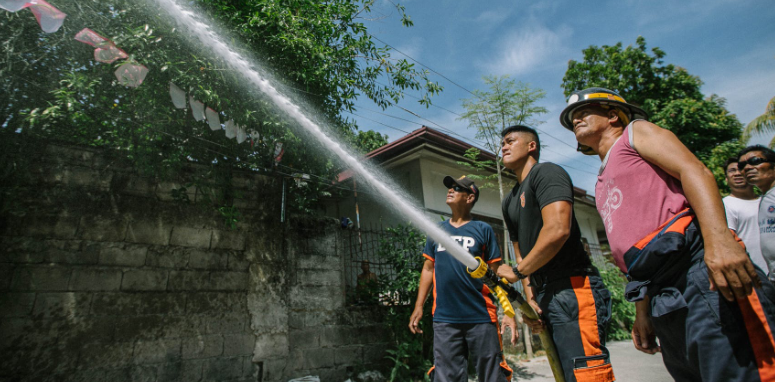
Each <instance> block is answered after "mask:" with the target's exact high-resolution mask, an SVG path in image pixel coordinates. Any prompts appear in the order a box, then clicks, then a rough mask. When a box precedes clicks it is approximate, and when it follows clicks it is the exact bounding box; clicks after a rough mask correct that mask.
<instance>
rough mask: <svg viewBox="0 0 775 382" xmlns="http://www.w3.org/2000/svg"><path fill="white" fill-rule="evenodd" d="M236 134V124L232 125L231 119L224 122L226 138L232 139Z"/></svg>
mask: <svg viewBox="0 0 775 382" xmlns="http://www.w3.org/2000/svg"><path fill="white" fill-rule="evenodd" d="M236 136H237V126H235V125H234V121H233V120H231V119H230V120H228V121H227V122H226V138H229V139H233V138H234V137H236Z"/></svg>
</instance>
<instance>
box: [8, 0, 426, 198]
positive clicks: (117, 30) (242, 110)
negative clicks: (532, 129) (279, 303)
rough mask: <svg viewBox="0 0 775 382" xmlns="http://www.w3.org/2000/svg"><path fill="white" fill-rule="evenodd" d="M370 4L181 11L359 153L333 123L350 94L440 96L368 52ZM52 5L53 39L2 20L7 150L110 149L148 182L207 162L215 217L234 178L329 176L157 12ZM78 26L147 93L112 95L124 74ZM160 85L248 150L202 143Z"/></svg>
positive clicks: (213, 136)
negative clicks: (110, 45) (240, 135)
mask: <svg viewBox="0 0 775 382" xmlns="http://www.w3.org/2000/svg"><path fill="white" fill-rule="evenodd" d="M373 5H374V1H373V0H333V1H327V2H323V3H321V2H311V1H302V0H291V1H285V0H283V1H280V0H253V1H246V2H235V1H227V0H197V1H193V2H188V6H191V7H193V8H194V9H195V10H197V11H201V12H204V13H205V14H207V15H210V16H212V17H213V18H215V19H216V20H217V21H218V24H220V27H213V29H214V30H215V31H217V32H218V34H219V35H221V37H222V38H223V39H224V40H225V41H229V42H230V43H232V44H233V45H234V46H235V49H237V50H238V51H239V52H240V53H241V54H243V55H245V56H248V57H249V58H250V57H253V56H254V57H257V58H258V61H259V62H261V63H263V64H264V66H265V70H264V74H266V75H268V76H270V77H273V78H274V79H275V81H276V82H277V83H279V84H280V85H281V88H284V89H285V91H286V92H287V93H288V95H290V96H291V97H292V98H294V99H296V100H298V101H299V102H300V104H302V105H306V106H304V107H305V108H306V109H307V110H308V111H309V112H310V113H309V114H310V115H314V116H315V117H316V118H317V119H318V120H320V121H323V122H324V123H325V124H326V125H328V126H330V127H331V129H330V130H331V133H332V134H333V135H337V136H339V137H340V138H342V140H343V141H344V142H351V143H354V142H358V141H359V140H358V139H356V137H357V135H356V133H357V126H356V125H355V122H354V121H353V120H352V119H350V118H348V117H346V114H343V112H345V111H352V110H354V109H355V104H354V101H355V99H356V97H358V96H359V95H362V96H365V97H368V98H369V99H371V100H372V101H373V102H375V103H376V104H378V105H380V106H381V107H383V108H385V107H388V106H390V105H392V104H394V103H395V102H397V101H398V100H399V99H401V97H402V96H403V91H405V90H419V91H421V92H422V93H423V94H424V95H423V97H421V103H422V104H425V105H427V104H428V103H429V102H430V101H429V99H430V98H429V97H430V96H432V95H434V94H437V93H438V92H439V91H441V87H440V86H439V85H438V84H436V83H435V82H432V81H430V80H429V79H428V76H427V72H424V71H421V70H417V69H415V68H414V66H413V65H412V64H411V63H409V62H408V61H406V60H402V59H395V58H393V57H392V56H391V53H392V52H391V50H390V49H389V48H387V47H382V46H379V45H377V44H375V42H374V41H373V40H372V38H371V35H370V34H369V33H368V31H367V30H366V27H365V26H364V24H363V22H362V21H363V20H364V18H367V17H369V14H370V12H371V9H372V6H373ZM56 6H57V7H59V8H60V9H61V10H62V11H64V12H65V13H67V15H68V16H67V18H66V19H65V22H64V25H63V26H62V28H61V29H60V30H59V31H58V32H56V33H52V34H45V33H42V32H41V30H40V28H39V26H38V25H37V23H36V22H35V19H34V18H33V17H30V14H29V12H26V11H24V12H17V13H8V12H3V13H2V15H0V17H2V18H3V20H2V22H0V35H2V36H4V41H3V51H4V54H3V55H2V56H0V116H1V117H0V126H2V128H0V141H2V142H4V143H3V144H7V145H10V144H11V143H8V142H12V141H17V140H18V139H16V138H31V139H40V138H43V139H55V140H58V141H65V142H71V143H75V144H83V145H91V146H100V147H111V148H114V149H116V150H118V151H119V152H121V153H124V154H125V155H126V156H127V157H128V158H130V160H131V161H132V163H134V165H135V166H137V167H138V168H140V169H141V170H144V171H146V172H148V173H152V174H154V175H158V176H172V175H174V174H175V173H176V172H177V171H179V169H180V166H182V165H184V164H186V163H189V162H195V163H200V164H204V165H207V166H209V167H210V168H209V170H208V171H203V172H202V174H201V178H202V179H201V183H202V184H206V183H209V184H210V185H212V186H216V185H223V184H225V185H226V187H225V188H224V192H222V193H221V195H222V197H221V198H218V199H219V200H217V201H215V204H217V205H219V207H230V206H231V199H233V197H234V195H231V194H230V193H229V192H228V179H229V177H228V174H229V173H230V172H231V171H232V170H233V169H251V170H255V171H279V172H285V173H291V172H310V173H313V174H317V175H322V176H328V177H330V176H333V172H334V169H335V168H337V167H338V166H336V164H334V163H332V162H331V160H320V155H319V154H318V152H317V150H315V149H317V148H318V147H316V143H315V142H314V140H313V139H307V137H306V136H305V135H304V134H305V133H303V132H300V131H299V129H295V128H294V124H295V123H294V122H292V121H289V120H287V119H286V118H284V117H283V116H282V115H281V114H279V113H278V112H277V111H276V110H275V109H274V106H273V105H272V104H271V102H270V101H269V100H267V99H266V97H265V96H263V95H262V94H259V93H258V92H257V91H256V90H254V89H250V88H247V87H245V86H244V84H243V82H244V80H243V78H242V77H241V75H240V74H239V73H235V72H234V70H233V69H231V67H230V66H229V65H228V63H227V62H224V61H223V59H221V58H220V57H218V56H217V55H215V54H214V53H213V52H211V51H209V49H207V48H206V47H203V46H201V44H199V43H197V42H196V41H190V40H189V38H188V36H189V35H190V34H191V32H190V31H188V30H187V26H178V25H176V23H175V22H173V21H171V20H170V18H169V17H168V16H167V15H166V14H164V13H163V12H162V13H159V12H158V11H155V10H157V9H158V8H157V7H155V6H154V4H153V3H152V2H150V1H147V0H143V1H130V0H105V1H97V0H87V1H79V2H66V1H62V2H58V3H57V4H56ZM396 8H397V9H398V11H399V12H400V14H401V15H402V22H403V24H404V25H407V26H410V25H411V20H410V19H409V17H408V16H406V15H405V14H404V13H403V7H402V6H400V5H396ZM84 27H88V28H90V29H92V30H94V31H96V32H97V33H99V34H101V35H102V36H104V37H107V38H109V39H111V40H113V41H114V42H115V43H116V45H117V46H118V47H119V48H121V49H123V50H125V51H126V52H127V53H128V54H129V59H128V61H132V62H138V63H141V64H143V65H145V66H146V67H148V69H149V70H150V72H149V73H148V76H147V77H146V78H145V82H144V83H143V84H142V85H141V86H139V87H137V88H127V87H124V86H121V85H119V84H117V82H116V79H115V77H114V74H113V72H114V71H115V70H116V68H117V66H118V65H120V64H122V63H123V62H122V61H117V62H115V63H113V64H104V63H98V62H95V61H94V58H93V50H94V48H93V47H91V46H88V45H86V44H83V43H80V42H77V41H75V40H74V39H73V36H74V35H75V34H76V33H77V32H78V31H79V30H80V29H82V28H84ZM170 82H173V83H175V84H177V85H178V86H180V87H181V88H182V89H183V90H184V91H186V93H188V94H190V95H191V96H193V97H194V98H195V99H197V100H199V101H202V102H204V103H205V104H206V105H207V106H208V107H211V108H212V109H214V110H216V111H219V112H220V115H219V117H220V120H221V122H222V123H223V122H225V121H227V120H229V119H232V120H234V121H235V122H236V123H238V124H239V125H242V126H245V127H247V128H248V129H251V130H256V131H257V132H258V133H259V134H260V139H255V141H254V142H253V144H252V145H251V144H250V143H243V144H237V143H236V142H235V141H234V140H232V139H227V138H226V137H225V136H224V132H223V131H222V130H217V131H211V130H210V129H209V128H208V127H207V125H206V124H205V123H203V122H196V121H195V120H194V119H193V118H192V115H191V111H190V110H187V111H184V110H178V109H175V108H174V107H173V106H172V104H171V102H170V95H169V83H170ZM12 138H13V139H12ZM371 138H374V139H372V140H371V141H372V143H370V144H371V146H374V145H376V144H377V143H374V142H378V141H379V139H378V137H376V136H372V137H371ZM366 141H369V139H366ZM279 142H282V143H283V148H284V149H285V152H286V154H285V156H284V157H283V159H282V163H281V166H284V167H276V166H274V165H273V158H274V148H275V144H276V143H279ZM1 148H3V149H5V148H8V147H1ZM11 151H14V152H16V151H18V150H11ZM12 159H13V158H12ZM16 159H18V158H16ZM7 165H8V163H3V167H6V166H7ZM10 167H13V166H10ZM216 174H224V175H227V176H220V175H216ZM223 179H226V182H224V181H222V180H223ZM291 191H292V192H294V193H297V194H299V195H302V197H301V198H300V199H301V200H307V201H312V200H316V199H317V198H315V197H314V196H316V195H317V194H319V193H321V192H323V191H322V186H321V185H320V184H319V183H315V182H309V183H308V184H307V185H306V186H298V187H295V188H292V189H291ZM304 195H309V196H310V197H303V196H304ZM296 200H299V198H297V199H296ZM291 206H292V208H296V207H300V208H302V209H303V208H305V203H293V204H292V205H291Z"/></svg>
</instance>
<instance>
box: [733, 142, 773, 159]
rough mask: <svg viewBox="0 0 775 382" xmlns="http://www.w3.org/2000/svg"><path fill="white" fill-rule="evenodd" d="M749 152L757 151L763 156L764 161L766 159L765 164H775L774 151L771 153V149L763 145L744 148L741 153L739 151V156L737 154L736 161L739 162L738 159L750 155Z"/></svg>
mask: <svg viewBox="0 0 775 382" xmlns="http://www.w3.org/2000/svg"><path fill="white" fill-rule="evenodd" d="M751 151H759V152H761V153H762V155H764V159H766V160H767V162H770V163H775V151H772V149H771V148H769V147H767V146H763V145H753V146H748V147H746V148H744V149H743V150H742V151H740V153H739V154H737V159H738V160H740V157H742V156H743V155H745V154H748V153H750V152H751Z"/></svg>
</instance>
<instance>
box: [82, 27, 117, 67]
mask: <svg viewBox="0 0 775 382" xmlns="http://www.w3.org/2000/svg"><path fill="white" fill-rule="evenodd" d="M75 40H76V41H80V42H82V43H84V44H88V45H91V46H94V47H96V49H94V59H95V60H97V61H99V62H103V63H106V64H111V63H113V61H116V60H118V59H123V58H127V57H129V56H128V55H127V54H126V52H124V51H123V50H121V49H119V48H118V47H116V44H114V43H113V41H110V40H109V39H107V38H105V37H102V36H100V35H99V34H97V33H96V32H94V31H93V30H91V29H89V28H83V29H81V31H80V32H78V33H77V34H76V35H75Z"/></svg>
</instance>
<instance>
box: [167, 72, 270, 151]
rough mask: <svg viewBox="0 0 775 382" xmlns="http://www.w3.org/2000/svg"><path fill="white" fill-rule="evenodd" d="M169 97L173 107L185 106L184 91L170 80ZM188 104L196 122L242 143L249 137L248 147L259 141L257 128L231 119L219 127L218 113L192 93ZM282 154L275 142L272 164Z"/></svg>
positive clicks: (181, 107)
mask: <svg viewBox="0 0 775 382" xmlns="http://www.w3.org/2000/svg"><path fill="white" fill-rule="evenodd" d="M170 98H171V99H172V105H174V106H175V108H177V109H185V108H186V92H185V91H184V90H183V89H181V88H180V87H179V86H178V85H175V83H173V82H170ZM188 105H189V106H191V114H192V116H193V117H194V120H196V121H197V122H202V121H205V122H207V126H209V127H210V130H212V131H218V130H221V129H223V130H224V133H225V135H226V138H229V139H236V140H237V143H243V142H245V141H246V140H247V139H248V137H250V147H255V145H256V144H257V143H259V140H260V139H261V134H259V132H258V131H257V130H254V129H250V130H246V129H245V127H244V126H241V125H239V124H237V123H236V122H234V120H232V119H230V120H228V121H226V122H225V123H224V124H223V128H221V120H220V117H219V114H220V113H218V112H217V111H215V110H214V109H213V108H211V107H209V106H208V107H205V104H204V103H203V102H202V101H199V100H197V99H195V98H194V96H193V95H188ZM283 154H285V150H284V149H283V143H282V142H276V143H275V148H274V155H273V158H274V166H277V165H278V164H280V161H282V159H283Z"/></svg>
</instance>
